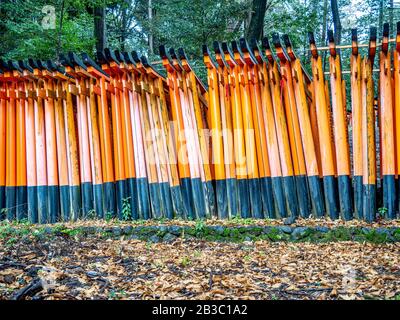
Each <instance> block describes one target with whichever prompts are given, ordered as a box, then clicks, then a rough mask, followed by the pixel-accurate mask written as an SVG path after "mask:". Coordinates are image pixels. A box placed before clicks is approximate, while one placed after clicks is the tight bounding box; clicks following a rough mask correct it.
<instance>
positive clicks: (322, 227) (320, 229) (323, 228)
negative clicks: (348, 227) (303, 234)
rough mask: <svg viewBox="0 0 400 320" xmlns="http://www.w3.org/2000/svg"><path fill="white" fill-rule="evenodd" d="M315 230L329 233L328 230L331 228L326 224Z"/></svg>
mask: <svg viewBox="0 0 400 320" xmlns="http://www.w3.org/2000/svg"><path fill="white" fill-rule="evenodd" d="M315 231H318V232H322V233H327V232H329V228H328V227H324V226H318V227H315Z"/></svg>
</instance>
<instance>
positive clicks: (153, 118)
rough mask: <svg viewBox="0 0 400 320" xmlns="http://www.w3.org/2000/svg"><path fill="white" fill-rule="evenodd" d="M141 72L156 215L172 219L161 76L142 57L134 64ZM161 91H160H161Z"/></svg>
mask: <svg viewBox="0 0 400 320" xmlns="http://www.w3.org/2000/svg"><path fill="white" fill-rule="evenodd" d="M136 66H137V67H138V69H139V70H140V71H141V72H142V77H141V79H142V80H141V81H142V83H145V84H146V85H145V86H143V95H144V96H145V99H144V103H145V104H146V108H145V110H147V117H148V122H149V128H150V130H149V132H148V133H147V135H148V136H149V138H150V139H151V141H152V148H153V155H154V159H155V162H156V168H157V181H158V188H159V193H160V207H159V208H158V210H159V213H158V215H159V216H160V217H161V216H162V217H166V218H169V219H171V218H173V212H172V209H173V208H172V198H171V192H170V188H169V166H168V163H167V159H168V155H167V150H166V148H165V144H164V142H163V132H162V131H161V120H160V117H159V109H160V104H159V94H160V89H159V87H158V84H159V82H158V81H157V79H158V78H161V77H162V76H161V75H160V74H159V73H158V72H156V71H155V70H154V69H153V68H152V66H151V65H150V64H149V63H148V61H147V59H146V57H144V56H142V57H141V58H140V61H139V62H138V63H137V64H136ZM161 90H162V89H161Z"/></svg>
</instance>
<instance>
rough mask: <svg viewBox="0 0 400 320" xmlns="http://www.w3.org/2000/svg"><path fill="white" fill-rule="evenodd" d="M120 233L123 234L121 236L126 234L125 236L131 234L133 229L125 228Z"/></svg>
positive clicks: (130, 227)
mask: <svg viewBox="0 0 400 320" xmlns="http://www.w3.org/2000/svg"><path fill="white" fill-rule="evenodd" d="M122 232H123V234H126V235H128V234H131V233H132V232H133V227H132V226H125V227H124V228H123V229H122Z"/></svg>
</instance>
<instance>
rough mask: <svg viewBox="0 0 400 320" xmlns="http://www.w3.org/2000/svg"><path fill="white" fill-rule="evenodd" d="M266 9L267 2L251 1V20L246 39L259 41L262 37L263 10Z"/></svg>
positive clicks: (263, 0)
mask: <svg viewBox="0 0 400 320" xmlns="http://www.w3.org/2000/svg"><path fill="white" fill-rule="evenodd" d="M266 8H267V0H253V4H252V7H251V18H250V23H249V27H248V29H247V31H246V37H247V38H248V39H257V40H260V39H261V37H262V36H263V27H264V17H265V10H266Z"/></svg>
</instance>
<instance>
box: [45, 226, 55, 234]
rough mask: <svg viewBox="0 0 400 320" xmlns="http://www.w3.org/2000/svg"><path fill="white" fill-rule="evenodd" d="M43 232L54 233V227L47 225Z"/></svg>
mask: <svg viewBox="0 0 400 320" xmlns="http://www.w3.org/2000/svg"><path fill="white" fill-rule="evenodd" d="M43 233H45V234H51V233H53V228H51V227H45V228H44V229H43Z"/></svg>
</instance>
